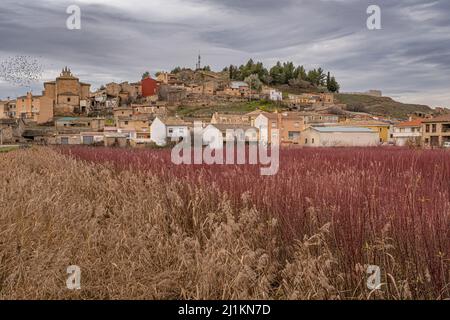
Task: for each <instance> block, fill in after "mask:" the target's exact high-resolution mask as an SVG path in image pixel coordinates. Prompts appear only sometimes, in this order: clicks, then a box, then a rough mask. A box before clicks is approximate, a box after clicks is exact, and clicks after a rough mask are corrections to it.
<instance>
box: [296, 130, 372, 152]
mask: <svg viewBox="0 0 450 320" xmlns="http://www.w3.org/2000/svg"><path fill="white" fill-rule="evenodd" d="M300 141H301V144H302V145H303V146H305V147H371V146H377V145H378V144H379V135H378V132H377V131H374V130H371V129H368V128H359V127H309V128H307V129H306V130H305V131H303V132H302V133H301V138H300Z"/></svg>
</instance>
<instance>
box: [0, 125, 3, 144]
mask: <svg viewBox="0 0 450 320" xmlns="http://www.w3.org/2000/svg"><path fill="white" fill-rule="evenodd" d="M2 145H3V129H0V146H2Z"/></svg>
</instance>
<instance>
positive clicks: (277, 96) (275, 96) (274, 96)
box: [269, 89, 283, 101]
mask: <svg viewBox="0 0 450 320" xmlns="http://www.w3.org/2000/svg"><path fill="white" fill-rule="evenodd" d="M269 100H271V101H283V93H282V92H281V91H278V90H275V89H270V90H269Z"/></svg>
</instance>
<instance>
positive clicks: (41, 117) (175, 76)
mask: <svg viewBox="0 0 450 320" xmlns="http://www.w3.org/2000/svg"><path fill="white" fill-rule="evenodd" d="M43 87H44V90H43V91H42V93H41V94H40V95H36V94H34V93H32V92H28V93H27V94H26V95H24V96H20V97H16V98H8V99H6V100H5V101H0V144H1V145H8V144H16V145H20V144H42V145H95V146H117V147H128V146H129V147H146V146H159V147H162V146H165V145H167V144H168V142H169V141H174V140H178V139H182V138H184V137H186V136H187V135H190V134H192V132H193V126H194V122H196V121H201V123H202V126H203V128H204V132H205V135H207V133H208V132H211V130H213V131H214V132H216V133H217V132H219V133H220V134H222V136H223V138H224V141H228V140H236V139H238V140H239V139H242V140H245V142H249V143H251V142H257V141H262V142H264V143H267V144H270V143H272V141H274V140H275V139H276V140H277V141H278V140H279V141H280V142H281V144H282V145H286V146H289V145H290V146H299V147H345V146H360V147H364V146H382V145H396V146H414V147H450V114H446V113H441V114H436V113H435V114H433V113H423V112H414V113H412V114H410V115H409V117H408V119H395V118H392V117H381V116H379V115H374V114H370V113H367V112H355V111H350V110H348V109H347V106H346V104H342V103H339V102H338V101H336V99H335V93H333V92H327V91H323V92H311V93H301V94H292V93H288V92H283V91H281V90H280V89H278V88H275V87H270V86H267V85H262V86H261V87H260V88H254V86H252V84H251V83H248V82H246V81H234V80H232V79H230V73H229V72H226V71H223V72H212V71H209V70H205V69H202V68H200V66H198V68H197V69H196V70H191V69H183V70H179V71H178V72H177V73H169V72H159V73H158V74H157V76H156V77H155V78H152V77H151V76H150V75H149V74H148V75H145V76H144V77H143V79H142V80H141V81H138V82H130V83H129V82H123V83H108V84H105V85H103V86H101V87H100V88H99V89H98V90H96V91H91V85H90V84H89V83H87V82H82V81H80V79H79V78H77V77H76V75H75V74H74V73H73V72H72V71H71V70H70V69H69V68H68V67H65V68H63V70H62V71H61V74H60V75H59V77H57V78H56V79H55V80H54V81H50V82H45V83H44V84H43ZM355 94H357V93H355ZM358 94H362V95H372V96H381V95H382V92H381V91H378V90H370V91H368V92H365V93H358ZM235 106H244V107H242V108H241V109H240V110H237V109H236V107H235ZM248 106H253V110H249V109H248V108H247V107H248ZM216 107H219V108H218V109H217V110H219V111H217V110H215V108H216ZM228 108H229V109H228ZM186 110H200V111H202V110H204V111H205V112H204V113H200V115H194V116H191V115H189V113H186V112H182V111H186ZM249 128H252V129H254V132H256V135H245V134H244V135H241V136H239V135H231V136H230V134H229V132H230V130H236V129H242V130H247V129H249ZM278 135H279V136H278Z"/></svg>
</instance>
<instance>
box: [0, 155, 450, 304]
mask: <svg viewBox="0 0 450 320" xmlns="http://www.w3.org/2000/svg"><path fill="white" fill-rule="evenodd" d="M61 151H62V152H57V151H55V150H53V149H48V148H40V149H32V150H22V151H17V152H12V153H8V154H2V155H0V177H1V179H0V298H2V299H6V298H7V299H23V298H31V299H119V298H125V299H367V298H371V299H372V298H378V299H444V298H449V297H450V293H449V290H450V288H449V284H450V274H449V268H448V266H449V265H448V262H449V260H448V254H449V248H450V246H449V244H450V243H449V241H450V240H449V215H450V202H449V199H450V185H449V181H450V157H449V155H448V154H446V153H443V152H433V151H428V152H417V151H406V150H396V149H395V150H392V151H380V150H371V149H369V150H362V149H344V150H335V151H328V150H319V151H312V150H289V151H283V152H282V159H281V165H282V167H281V170H280V172H279V174H278V175H277V176H275V177H270V178H267V179H266V178H264V177H260V176H259V175H258V172H259V171H258V170H257V168H254V167H250V166H243V167H225V168H224V167H202V166H198V167H195V168H192V167H190V166H186V167H183V166H180V167H176V166H172V165H171V164H170V161H169V156H170V155H169V153H168V152H167V151H164V150H163V151H128V150H115V149H90V148H70V149H62V150H61ZM61 153H62V154H61ZM73 264H75V265H78V266H80V267H81V270H82V278H81V285H82V290H80V291H70V290H68V289H67V288H66V285H65V281H66V278H67V276H68V275H67V274H66V268H67V267H68V266H69V265H73ZM369 264H370V265H373V264H375V265H379V266H380V267H381V270H382V281H383V283H384V284H383V287H382V290H380V291H376V292H371V291H370V290H369V289H368V288H367V287H366V279H367V274H366V268H367V265H369Z"/></svg>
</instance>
